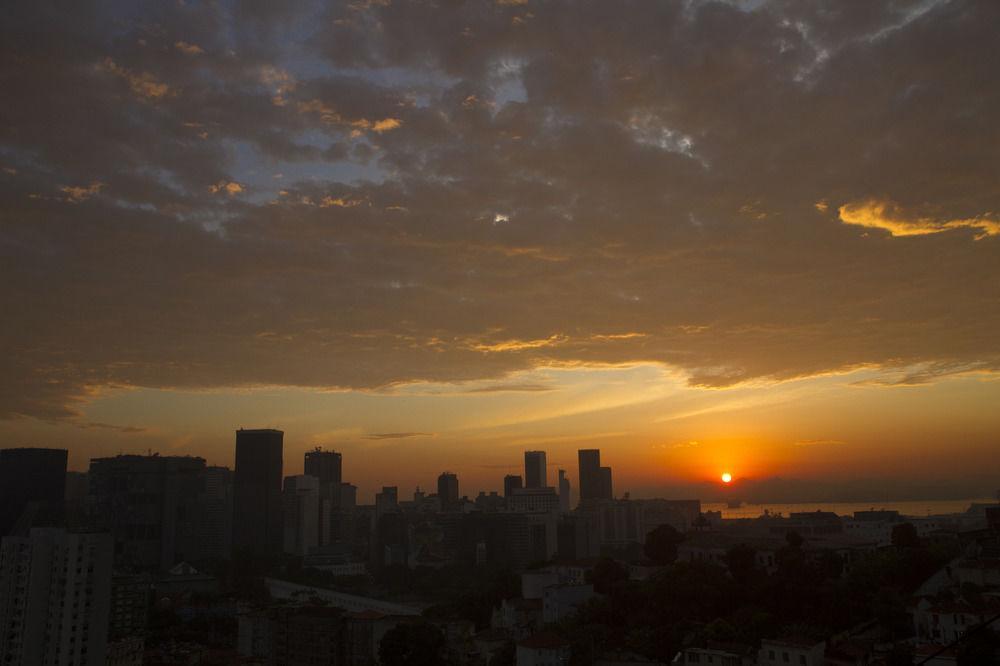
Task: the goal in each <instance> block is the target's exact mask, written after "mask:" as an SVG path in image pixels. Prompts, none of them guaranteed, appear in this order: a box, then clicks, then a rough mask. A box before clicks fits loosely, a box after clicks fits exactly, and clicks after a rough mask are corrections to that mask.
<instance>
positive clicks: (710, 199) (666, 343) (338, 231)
mask: <svg viewBox="0 0 1000 666" xmlns="http://www.w3.org/2000/svg"><path fill="white" fill-rule="evenodd" d="M998 29H1000V3H997V2H994V1H993V0H981V1H978V2H976V1H972V0H970V1H962V0H952V1H951V2H948V1H944V0H942V1H924V2H917V1H902V0H880V1H875V0H872V1H870V2H851V3H845V2H819V1H809V0H787V1H774V2H767V1H753V2H735V1H732V2H709V1H698V0H687V1H683V2H682V1H676V2H675V1H662V2H649V1H646V0H642V1H637V2H625V1H616V2H606V1H604V0H594V1H589V2H588V1H573V2H568V1H566V2H563V1H560V0H497V1H496V2H488V1H486V0H483V1H465V2H463V1H461V0H438V1H437V2H433V1H429V0H421V1H416V0H367V1H365V0H358V1H357V2H352V3H342V2H334V3H328V2H321V3H316V2H312V1H310V0H295V1H288V2H282V3H276V2H267V1H266V0H254V1H249V0H248V1H247V2H222V1H216V2H197V1H194V0H176V1H172V2H131V1H129V2H125V1H122V2H89V1H87V0H73V1H72V2H46V1H44V0H32V1H30V2H27V1H25V2H8V3H5V4H4V7H3V9H2V10H0V90H3V103H2V104H0V277H2V280H0V306H2V313H3V314H2V322H3V326H2V327H0V340H2V344H3V354H2V357H0V434H2V437H3V441H4V443H5V445H8V446H15V445H19V446H24V445H27V446H59V447H67V448H69V449H70V465H71V467H72V468H76V469H85V468H86V466H87V461H88V459H89V458H90V457H93V456H99V455H112V454H115V453H118V452H120V451H126V452H136V451H146V450H154V451H160V452H161V453H164V454H167V453H175V454H187V453H190V454H196V455H202V456H204V457H205V458H207V459H208V460H209V461H210V462H212V463H217V464H226V465H231V464H232V457H233V439H234V437H233V430H234V429H235V428H237V427H239V426H245V427H257V426H273V427H280V428H282V429H284V430H285V432H286V438H285V442H286V444H285V452H286V456H285V457H286V471H287V472H288V473H297V472H298V471H299V470H300V469H301V464H302V463H301V460H302V457H301V456H302V452H303V451H304V450H306V449H308V448H311V447H314V446H317V445H324V446H330V447H334V448H337V449H339V450H342V451H344V453H345V472H346V475H347V477H348V478H349V479H351V480H353V481H355V482H356V483H357V484H358V485H359V486H360V487H361V495H362V497H365V496H370V492H371V491H372V490H373V489H374V487H375V486H376V484H383V483H384V484H399V485H400V486H401V491H402V492H404V494H405V493H407V492H408V491H409V489H410V488H412V487H413V486H415V485H417V484H421V485H424V486H429V485H431V484H432V483H433V481H434V478H435V477H436V474H437V473H438V472H440V471H441V470H443V469H446V468H447V469H451V470H453V471H456V472H458V473H459V475H460V478H461V479H462V490H463V492H469V493H474V492H475V491H477V490H478V489H479V488H485V489H487V490H488V489H496V488H498V487H499V486H500V479H501V478H502V475H503V474H504V473H507V472H509V471H514V470H516V469H517V466H518V464H519V462H520V457H521V452H522V451H523V450H524V449H526V448H544V449H546V450H548V451H549V461H550V464H551V465H552V469H553V471H552V473H553V474H554V470H555V469H556V468H557V467H563V468H566V469H567V470H568V471H569V472H570V476H571V478H572V479H573V480H574V481H575V479H576V462H575V451H576V449H577V448H580V447H599V448H601V450H602V454H603V458H604V460H605V461H606V463H607V464H611V465H612V466H613V467H614V468H615V486H616V487H615V490H616V492H617V493H621V492H625V491H632V492H633V494H635V495H677V494H684V493H685V492H691V488H695V487H698V486H697V484H699V483H702V482H705V481H707V480H712V479H717V478H718V475H719V474H720V473H721V472H722V471H731V472H732V473H733V475H734V476H736V477H737V478H739V479H745V480H748V481H751V480H752V481H754V482H758V483H760V482H763V481H764V480H767V479H773V478H775V477H780V478H782V479H785V480H786V481H788V482H796V483H800V484H802V485H803V487H806V488H811V489H812V491H815V492H814V493H813V494H817V495H823V496H824V497H827V496H833V495H835V494H836V493H837V489H838V488H839V489H840V490H841V491H842V492H841V495H851V496H852V497H855V496H861V495H865V496H866V497H865V499H867V496H868V495H872V496H874V497H875V498H883V497H884V498H892V497H895V496H900V497H901V496H903V495H906V496H912V495H914V494H918V495H919V493H925V494H935V495H941V496H945V495H949V496H953V497H979V496H983V495H986V494H989V493H990V492H991V491H992V490H993V489H994V488H995V486H996V485H997V484H998V483H1000V481H997V479H998V477H1000V461H998V457H997V455H996V451H997V450H998V448H1000V409H997V405H998V404H1000V375H998V371H1000V85H997V72H998V71H1000V50H998V49H997V48H996V35H997V30H998ZM812 491H810V492H812ZM831 493H833V495H831Z"/></svg>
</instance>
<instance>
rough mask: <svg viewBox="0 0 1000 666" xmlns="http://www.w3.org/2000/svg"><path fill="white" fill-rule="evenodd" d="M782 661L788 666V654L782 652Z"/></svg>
mask: <svg viewBox="0 0 1000 666" xmlns="http://www.w3.org/2000/svg"><path fill="white" fill-rule="evenodd" d="M781 661H783V662H785V663H786V664H787V663H788V653H787V652H782V653H781Z"/></svg>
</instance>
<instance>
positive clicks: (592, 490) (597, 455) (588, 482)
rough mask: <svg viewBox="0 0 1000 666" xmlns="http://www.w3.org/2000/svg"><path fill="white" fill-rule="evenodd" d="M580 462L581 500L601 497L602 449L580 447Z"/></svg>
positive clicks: (578, 454)
mask: <svg viewBox="0 0 1000 666" xmlns="http://www.w3.org/2000/svg"><path fill="white" fill-rule="evenodd" d="M577 458H578V460H579V463H580V501H581V502H582V501H584V500H589V499H599V498H600V497H601V451H600V449H580V450H579V451H578V452H577Z"/></svg>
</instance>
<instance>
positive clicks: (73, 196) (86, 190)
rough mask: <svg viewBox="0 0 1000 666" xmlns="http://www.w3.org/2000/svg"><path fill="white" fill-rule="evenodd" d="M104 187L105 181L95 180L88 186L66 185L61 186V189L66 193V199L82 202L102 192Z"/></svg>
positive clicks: (72, 201)
mask: <svg viewBox="0 0 1000 666" xmlns="http://www.w3.org/2000/svg"><path fill="white" fill-rule="evenodd" d="M102 187H104V183H101V182H98V181H96V180H95V181H94V182H92V183H91V184H90V185H88V186H87V187H80V186H69V185H66V186H63V187H60V188H59V191H60V192H62V193H63V194H65V195H66V201H69V202H70V203H80V202H81V201H86V200H87V199H89V198H90V197H92V196H94V195H95V194H97V193H98V192H100V191H101V188H102Z"/></svg>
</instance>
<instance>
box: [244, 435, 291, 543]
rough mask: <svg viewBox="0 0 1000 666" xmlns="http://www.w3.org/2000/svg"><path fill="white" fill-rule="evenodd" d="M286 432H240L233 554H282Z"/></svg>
mask: <svg viewBox="0 0 1000 666" xmlns="http://www.w3.org/2000/svg"><path fill="white" fill-rule="evenodd" d="M284 435H285V434H284V433H283V432H282V431H280V430H271V429H261V430H243V429H240V430H237V431H236V471H235V475H234V477H233V551H234V552H240V553H248V554H253V555H256V556H267V555H275V554H278V553H280V552H281V549H282V545H283V543H282V542H283V541H284V533H283V530H282V526H281V516H282V506H281V479H282V473H281V472H282V451H283V441H284Z"/></svg>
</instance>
